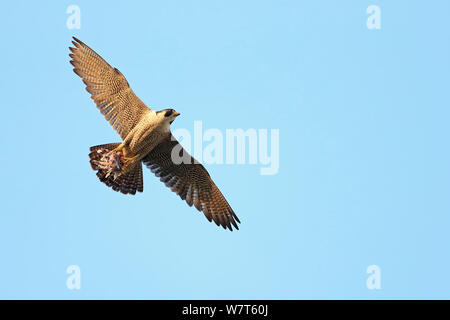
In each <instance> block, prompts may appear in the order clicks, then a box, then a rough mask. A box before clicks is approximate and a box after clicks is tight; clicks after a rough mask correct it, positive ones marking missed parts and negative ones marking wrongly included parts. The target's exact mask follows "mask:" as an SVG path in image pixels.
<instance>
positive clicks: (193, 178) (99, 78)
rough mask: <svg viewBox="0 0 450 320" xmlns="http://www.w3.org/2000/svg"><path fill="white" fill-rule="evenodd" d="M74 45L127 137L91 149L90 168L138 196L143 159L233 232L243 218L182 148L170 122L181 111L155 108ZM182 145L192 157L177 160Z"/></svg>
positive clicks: (87, 78)
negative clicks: (173, 154)
mask: <svg viewBox="0 0 450 320" xmlns="http://www.w3.org/2000/svg"><path fill="white" fill-rule="evenodd" d="M74 40H75V41H73V42H72V43H73V44H74V46H75V47H74V48H69V49H70V51H71V54H69V56H70V57H71V58H72V59H71V61H70V63H71V64H72V65H73V66H74V72H75V73H76V74H77V75H78V76H80V77H81V78H82V79H83V82H84V83H85V84H86V90H87V91H88V92H89V93H90V94H91V98H92V99H93V100H94V102H95V104H96V105H97V107H98V108H99V110H100V112H101V113H102V114H103V115H104V116H105V118H106V120H107V121H108V122H109V123H110V124H111V126H112V127H113V128H114V129H115V130H116V131H117V133H118V134H119V135H120V137H121V138H122V142H121V143H109V144H104V145H98V146H94V147H91V149H90V151H91V152H90V153H89V158H90V163H91V167H92V169H93V170H96V171H97V176H98V178H99V179H100V181H101V182H103V183H105V184H106V185H107V186H109V187H111V188H112V189H113V190H115V191H120V192H122V193H124V194H135V193H136V192H142V191H143V177H142V162H144V164H146V165H147V166H148V167H149V168H150V169H151V171H152V172H154V173H155V175H156V176H157V177H159V178H160V180H161V181H162V182H164V183H165V184H166V186H167V187H169V188H170V189H171V190H172V191H173V192H175V193H176V194H178V195H179V196H180V197H181V199H183V200H186V202H187V203H188V204H189V206H192V205H194V206H195V207H196V208H197V209H198V210H199V211H203V213H204V214H205V216H206V218H207V219H208V220H209V221H213V220H214V222H215V223H216V224H217V225H220V226H222V227H223V228H225V229H226V228H228V229H229V230H233V228H232V226H234V227H235V228H236V229H239V228H238V225H237V222H240V221H239V219H238V217H237V216H236V214H235V213H234V211H233V210H232V209H231V207H230V205H229V204H228V202H227V201H226V200H225V197H224V196H223V195H222V193H221V192H220V190H219V189H218V188H217V186H216V185H215V183H214V182H213V181H212V179H211V177H210V176H209V174H208V172H207V171H206V169H205V168H204V167H203V166H202V165H201V164H199V163H198V162H197V161H196V160H195V159H194V158H192V157H191V156H190V155H189V154H188V153H187V152H186V151H185V150H184V149H182V148H181V146H180V145H179V143H178V141H176V140H175V139H174V138H173V136H172V134H171V132H170V124H171V123H172V122H173V120H174V119H175V118H176V117H177V116H178V115H179V113H177V112H175V111H174V110H172V109H167V111H166V110H162V111H158V112H155V111H153V110H151V109H149V108H148V107H147V106H146V105H145V104H144V103H143V102H142V101H141V100H140V99H139V98H138V97H137V96H136V95H135V94H134V92H133V91H132V90H131V88H130V86H129V84H128V81H127V80H126V79H125V77H124V76H123V75H122V73H121V72H120V71H119V70H117V69H116V68H113V67H111V66H110V65H109V64H108V63H107V62H106V61H105V60H103V58H102V57H100V55H98V54H97V53H96V52H94V51H93V50H92V49H91V48H89V47H88V46H87V45H86V44H84V43H83V42H81V41H80V40H78V39H76V38H74ZM174 147H177V148H178V149H177V150H180V152H181V153H183V154H184V157H183V159H188V160H189V161H187V162H184V163H181V164H178V162H177V164H175V163H174V162H173V161H172V157H171V155H172V150H173V148H174Z"/></svg>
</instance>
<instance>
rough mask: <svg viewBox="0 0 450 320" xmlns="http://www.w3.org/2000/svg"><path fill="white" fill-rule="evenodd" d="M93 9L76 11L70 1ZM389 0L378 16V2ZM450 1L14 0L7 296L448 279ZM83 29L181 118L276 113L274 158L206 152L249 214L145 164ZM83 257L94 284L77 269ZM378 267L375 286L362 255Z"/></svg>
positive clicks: (229, 294)
mask: <svg viewBox="0 0 450 320" xmlns="http://www.w3.org/2000/svg"><path fill="white" fill-rule="evenodd" d="M71 4H76V5H78V6H79V8H80V10H81V28H80V29H79V30H69V29H68V28H67V26H66V20H67V18H68V17H69V14H67V13H66V9H67V7H68V6H69V5H71ZM370 5H378V6H379V7H380V8H381V29H380V30H368V28H367V27H366V20H367V18H368V14H367V13H366V8H367V7H368V6H370ZM448 12H450V3H449V2H448V1H444V0H441V1H437V0H436V1H431V2H430V1H414V2H411V1H406V0H403V1H401V0H398V1H382V0H367V1H365V0H358V1H356V0H355V1H350V0H346V1H332V0H327V1H326V0H321V1H277V2H276V1H246V2H244V3H243V2H240V1H192V2H189V3H187V2H182V1H164V2H156V1H146V2H133V1H127V2H124V3H114V4H112V3H110V2H107V1H95V2H93V1H76V2H65V1H60V2H59V3H55V2H52V1H35V2H27V1H15V2H11V1H10V2H5V3H3V4H2V10H1V12H0V27H1V28H0V30H1V31H0V33H1V41H2V45H1V51H0V52H1V53H0V54H1V58H2V59H1V60H0V61H1V62H0V66H1V70H2V77H0V87H1V93H2V99H1V108H2V111H3V121H2V134H1V135H0V139H1V143H2V152H1V153H0V159H1V164H2V170H0V177H1V179H2V181H3V183H2V184H1V186H0V194H1V195H2V196H1V197H2V210H1V214H0V250H1V251H0V252H1V255H2V259H1V263H0V298H26V299H34V298H40V299H47V298H58V299H93V298H100V299H108V298H125V299H144V298H145V299H219V298H221V299H231V298H234V299H305V298H312V299H314V298H319V299H346V298H354V299H393V298H438V299H440V298H447V299H448V298H450V294H449V287H450V276H449V272H448V270H449V269H450V258H449V255H448V252H449V251H450V245H449V244H450V242H449V232H448V228H449V225H450V218H449V213H450V200H449V199H450V197H449V196H448V195H449V191H450V188H449V187H450V182H449V181H450V170H449V163H450V152H449V149H448V137H449V134H450V127H449V126H448V121H449V117H450V109H449V106H450V98H449V94H448V86H449V74H450V59H449V57H450V30H449V28H448V22H447V21H448ZM73 35H75V36H76V37H78V38H80V39H81V40H82V41H84V42H86V43H87V44H88V45H90V46H91V47H92V48H93V49H94V50H96V51H97V52H98V53H99V54H101V55H102V56H103V57H104V58H105V59H106V60H107V61H108V62H109V63H110V64H111V65H113V66H115V67H117V68H118V69H119V70H121V71H122V73H123V74H124V75H125V76H126V77H127V79H128V81H129V83H130V85H131V86H132V88H133V90H134V91H135V93H136V94H137V95H138V96H139V97H140V98H141V99H142V100H143V101H144V102H145V103H147V104H148V105H149V106H150V107H154V108H155V109H163V108H166V107H174V108H175V109H176V110H177V111H179V112H181V114H182V116H181V117H179V118H178V119H177V120H176V121H175V122H174V124H173V128H174V129H177V128H186V129H192V128H193V123H194V121H195V120H201V121H202V124H203V128H204V129H208V128H216V129H219V130H221V131H223V132H225V130H226V129H236V128H243V129H248V128H255V129H268V130H270V129H279V133H280V152H279V158H280V167H279V172H278V174H276V175H260V166H258V165H252V164H244V165H238V164H235V165H208V166H207V168H208V170H209V172H210V173H211V175H212V177H213V178H214V180H215V182H216V184H217V185H218V186H219V187H220V189H221V190H222V192H223V193H224V195H225V196H226V197H227V199H228V201H229V202H230V204H231V205H232V207H233V208H234V210H235V212H236V213H237V215H238V216H239V218H240V219H241V221H242V224H241V229H240V230H239V231H237V232H228V231H225V230H223V229H219V228H217V227H216V226H215V225H214V224H210V223H209V222H208V221H207V220H206V219H205V218H204V217H203V214H201V213H199V212H197V211H196V210H195V209H193V208H190V207H188V206H187V205H186V204H185V203H184V202H182V201H181V200H179V198H178V197H177V196H176V195H174V194H172V193H171V192H170V191H169V190H168V189H166V187H165V186H164V185H163V184H162V183H161V182H159V181H158V179H156V178H155V177H154V176H153V175H152V174H151V172H150V171H149V170H146V171H145V173H144V193H142V194H139V195H137V196H135V197H131V196H124V195H121V194H118V193H116V192H113V191H112V190H111V189H109V188H107V187H105V186H104V185H103V184H101V183H99V182H98V181H97V178H96V177H95V174H94V172H93V171H92V170H91V169H90V166H89V163H88V156H87V154H88V148H89V147H90V146H92V145H96V144H102V143H108V142H116V141H119V140H118V139H119V138H118V136H117V135H116V134H115V132H114V131H113V130H112V129H111V128H110V127H109V125H108V123H107V122H106V121H105V120H103V118H102V116H101V115H100V114H99V112H98V111H97V110H96V108H95V106H94V103H93V102H92V101H91V100H90V99H89V95H88V93H87V92H86V91H85V90H84V87H83V85H82V83H81V81H80V79H79V78H78V77H77V76H76V75H75V74H74V73H73V72H72V68H71V65H70V64H69V57H68V53H69V51H68V46H69V45H70V40H71V37H72V36H73ZM70 265H77V266H79V267H80V270H81V289H80V290H69V289H68V288H67V287H66V279H67V277H68V274H67V273H66V269H67V267H68V266H70ZM370 265H377V266H379V267H380V269H381V289H380V290H369V289H368V288H367V287H366V279H367V277H368V274H366V269H367V267H368V266H370Z"/></svg>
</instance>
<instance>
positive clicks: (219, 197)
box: [142, 135, 240, 231]
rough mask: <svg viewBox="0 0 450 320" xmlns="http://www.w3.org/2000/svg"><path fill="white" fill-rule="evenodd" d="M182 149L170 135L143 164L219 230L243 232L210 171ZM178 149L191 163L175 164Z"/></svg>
mask: <svg viewBox="0 0 450 320" xmlns="http://www.w3.org/2000/svg"><path fill="white" fill-rule="evenodd" d="M178 145H179V142H178V141H177V140H176V139H175V138H174V137H173V136H172V135H168V137H167V138H166V139H165V140H164V141H163V142H161V143H160V144H159V145H158V146H156V147H155V148H154V149H153V150H152V151H151V152H150V153H149V154H148V155H147V156H146V157H145V158H144V159H143V160H142V161H143V163H144V164H145V165H146V166H147V167H148V168H149V169H150V170H151V171H152V172H153V173H154V174H155V175H156V176H157V177H159V178H160V180H161V181H162V182H164V183H165V185H166V186H167V187H168V188H170V190H172V191H173V192H175V193H176V194H178V195H179V196H180V198H181V199H183V200H185V201H186V203H187V204H188V205H189V206H192V205H194V206H195V208H197V210H199V211H203V213H204V214H205V217H206V218H207V219H208V221H210V222H211V221H214V222H215V223H216V224H217V225H218V226H222V227H223V228H224V229H229V230H231V231H232V230H233V227H234V228H236V229H239V227H238V225H237V223H240V221H239V219H238V217H237V216H236V214H235V213H234V211H233V209H232V208H231V207H230V205H229V204H228V202H227V200H226V199H225V197H224V196H223V194H222V193H221V192H220V190H219V188H217V186H216V184H215V183H214V181H213V180H212V179H211V177H210V175H209V173H208V171H207V170H206V169H205V167H203V165H201V164H200V163H198V162H197V161H196V160H195V159H194V158H193V157H192V156H190V155H189V154H188V153H187V151H186V150H184V149H183V148H180V146H178ZM174 147H177V149H178V148H180V149H179V150H181V152H183V155H184V156H183V157H182V158H183V159H190V161H189V163H181V164H174V163H173V161H172V158H171V154H172V150H173V148H174Z"/></svg>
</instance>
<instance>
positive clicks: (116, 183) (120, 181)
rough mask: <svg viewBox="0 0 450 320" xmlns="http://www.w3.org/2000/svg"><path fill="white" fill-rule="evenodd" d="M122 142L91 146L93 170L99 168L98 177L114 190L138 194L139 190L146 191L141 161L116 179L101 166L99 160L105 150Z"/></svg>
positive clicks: (90, 154)
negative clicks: (98, 163) (107, 174)
mask: <svg viewBox="0 0 450 320" xmlns="http://www.w3.org/2000/svg"><path fill="white" fill-rule="evenodd" d="M119 144H120V143H108V144H102V145H98V146H94V147H91V148H90V151H91V152H90V153H89V159H90V163H91V167H92V169H93V170H97V177H98V178H99V180H100V181H101V182H103V183H104V184H106V185H107V186H108V187H111V188H112V189H113V190H114V191H120V192H122V193H123V194H136V191H137V192H142V191H144V184H143V177H142V164H141V162H140V161H139V162H138V163H136V164H135V165H134V167H133V168H132V169H131V170H130V171H128V172H127V173H125V174H121V175H119V176H118V177H117V178H116V179H114V177H113V175H109V176H108V177H107V176H106V172H105V171H104V170H103V169H101V168H99V167H98V165H97V161H98V160H100V158H101V157H102V155H103V154H104V153H105V152H108V151H110V150H112V149H114V148H116V147H117V146H119Z"/></svg>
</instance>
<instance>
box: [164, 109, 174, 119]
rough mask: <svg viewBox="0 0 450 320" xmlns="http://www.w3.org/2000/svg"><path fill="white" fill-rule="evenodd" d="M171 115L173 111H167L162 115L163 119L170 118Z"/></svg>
mask: <svg viewBox="0 0 450 320" xmlns="http://www.w3.org/2000/svg"><path fill="white" fill-rule="evenodd" d="M172 113H173V109H170V110H167V111H166V113H165V114H164V117H170V116H171V115H172Z"/></svg>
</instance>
